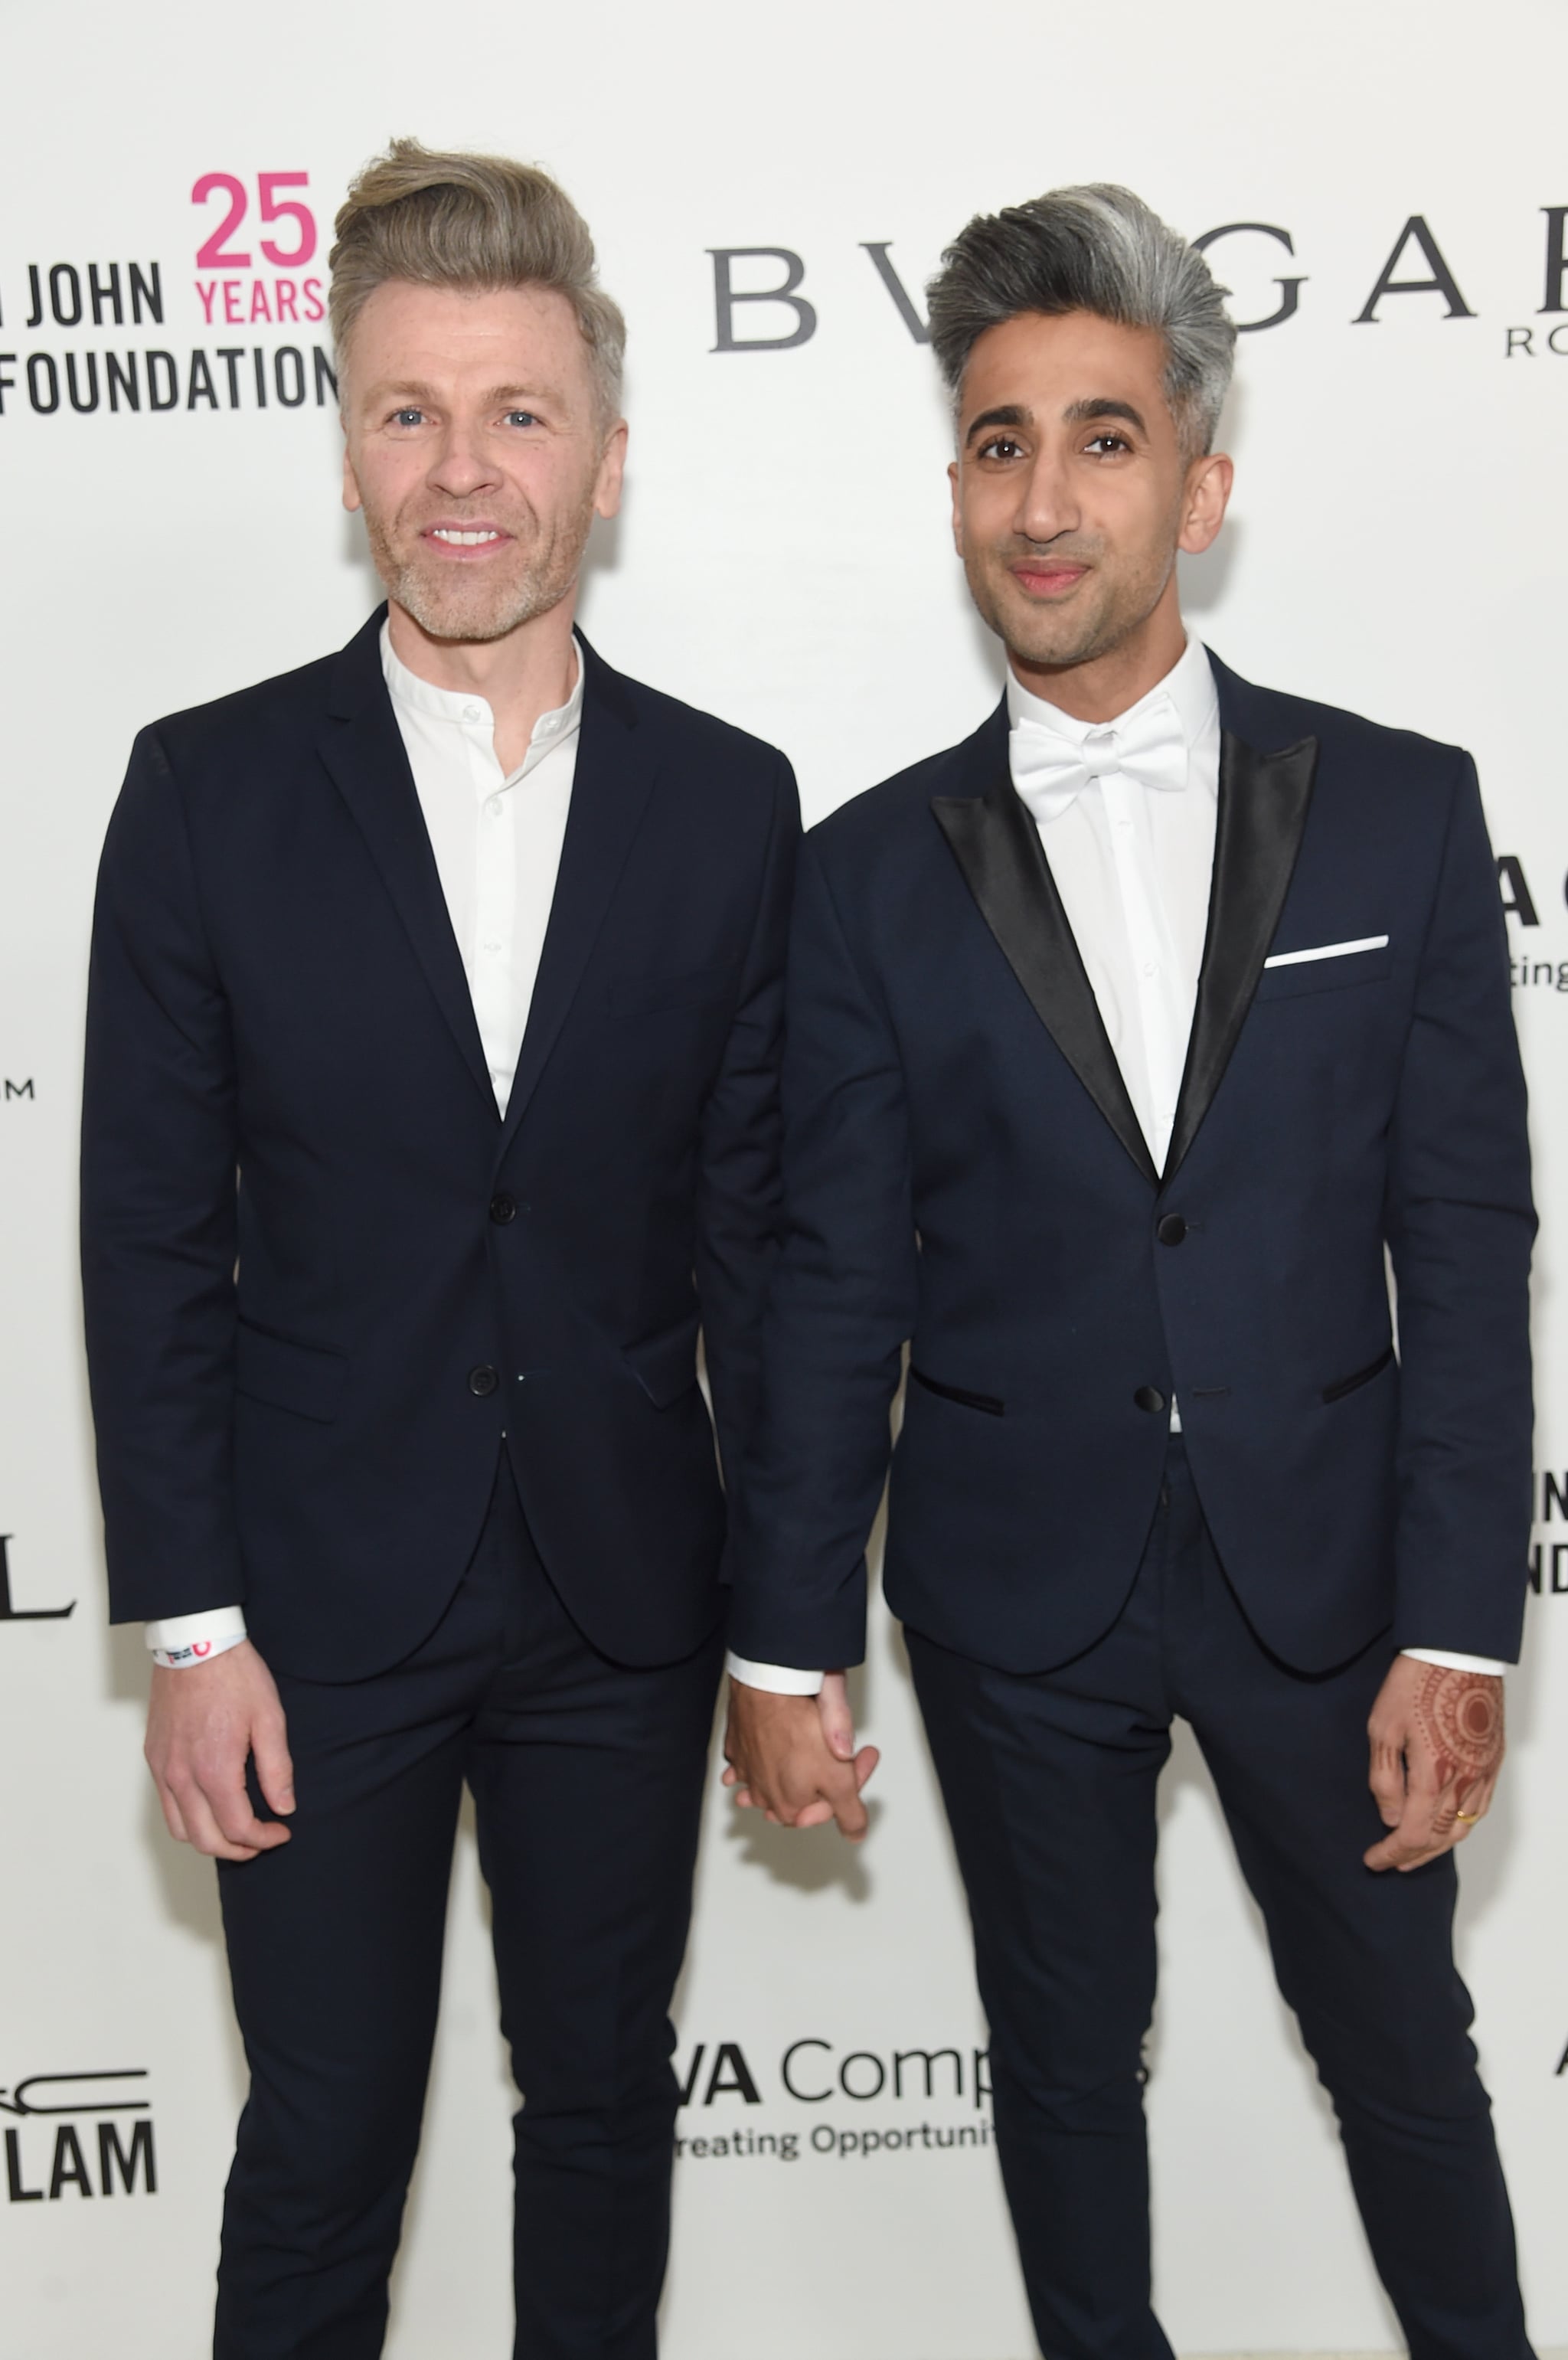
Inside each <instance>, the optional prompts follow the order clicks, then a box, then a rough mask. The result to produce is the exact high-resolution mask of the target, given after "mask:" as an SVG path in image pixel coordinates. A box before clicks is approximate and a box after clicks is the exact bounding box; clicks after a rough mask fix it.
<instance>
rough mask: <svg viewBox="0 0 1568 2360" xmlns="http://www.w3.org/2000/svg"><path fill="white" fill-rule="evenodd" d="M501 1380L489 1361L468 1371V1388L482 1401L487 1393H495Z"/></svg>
mask: <svg viewBox="0 0 1568 2360" xmlns="http://www.w3.org/2000/svg"><path fill="white" fill-rule="evenodd" d="M500 1382H501V1380H500V1378H499V1377H498V1376H497V1375H496V1374H495V1370H494V1369H492V1368H491V1367H490V1366H489V1365H488V1364H487V1363H484V1362H482V1363H481V1365H480V1366H479V1367H478V1368H477V1369H470V1371H468V1390H469V1392H470V1393H473V1394H474V1395H475V1396H476V1398H477V1399H479V1400H480V1401H483V1400H484V1398H485V1394H486V1393H494V1392H495V1388H496V1386H497V1385H498V1384H499V1383H500Z"/></svg>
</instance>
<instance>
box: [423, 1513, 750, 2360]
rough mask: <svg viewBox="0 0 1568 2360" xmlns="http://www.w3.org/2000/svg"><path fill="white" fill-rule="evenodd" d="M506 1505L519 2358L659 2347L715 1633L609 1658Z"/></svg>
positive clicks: (476, 1776) (505, 1767) (501, 1713)
mask: <svg viewBox="0 0 1568 2360" xmlns="http://www.w3.org/2000/svg"><path fill="white" fill-rule="evenodd" d="M502 1488H503V1491H507V1492H508V1496H509V1487H507V1486H506V1485H505V1484H504V1485H503V1487H502ZM510 1513H511V1514H512V1516H513V1518H514V1530H515V1534H516V1546H517V1551H518V1557H519V1563H520V1565H521V1567H522V1579H521V1595H520V1602H519V1606H518V1615H519V1627H518V1628H517V1629H516V1630H515V1631H514V1632H512V1633H509V1634H508V1644H507V1650H506V1652H507V1657H508V1665H509V1668H507V1669H506V1670H504V1671H503V1672H502V1673H501V1674H500V1675H499V1676H498V1677H496V1679H495V1682H494V1683H493V1685H492V1687H491V1689H490V1692H489V1695H488V1697H487V1699H486V1702H485V1710H484V1712H483V1715H482V1717H481V1721H480V1724H479V1728H478V1730H477V1732H476V1735H475V1742H474V1753H473V1758H472V1762H471V1765H470V1770H469V1780H470V1784H471V1785H472V1786H473V1788H474V1801H475V1804H476V1807H477V1811H478V1819H479V1843H480V1858H481V1861H482V1863H483V1866H484V1870H485V1878H486V1880H487V1882H488V1884H489V1886H490V1891H491V1896H492V1899H493V1903H494V1910H495V1961H496V1967H497V1970H498V1972H499V1976H500V1984H501V2014H502V2023H503V2027H504V2029H505V2031H506V2037H507V2038H508V2040H509V2041H510V2043H511V2049H512V2057H513V2063H514V2070H515V2072H516V2076H517V2086H518V2088H519V2089H520V2090H521V2092H522V2093H523V2106H522V2110H521V2112H520V2113H519V2114H518V2116H517V2355H518V2360H653V2354H654V2350H655V2312H656V2310H657V2307H658V2302H659V2289H660V2287H661V2285H662V2283H663V2278H664V2264H665V2254H666V2248H667V2245H668V2242H669V2228H670V2169H671V2164H672V2161H673V2152H674V2129H675V2113H676V2106H677V2099H678V2092H677V2088H676V2082H675V2074H674V2070H673V2068H672V2066H671V2063H670V2057H671V2053H672V2051H673V2049H674V2045H675V2042H674V2034H673V2032H672V2030H671V2028H670V2017H669V2009H670V1995H671V1993H672V1992H673V1990H674V1987H675V1981H676V1977H677V1976H678V1974H679V1973H680V1971H681V1956H682V1954H683V1952H684V1950H685V1945H686V1931H687V1925H688V1921H689V1919H690V1917H691V1877H692V1870H693V1866H694V1863H695V1860H696V1852H697V1832H698V1824H699V1818H700V1812H701V1806H702V1786H703V1779H704V1774H705V1768H706V1764H707V1758H708V1740H709V1736H710V1732H711V1731H712V1727H713V1700H714V1695H715V1691H716V1689H717V1687H718V1676H719V1658H720V1643H719V1641H718V1639H717V1638H716V1637H715V1639H714V1640H713V1642H712V1643H711V1644H709V1645H707V1646H705V1647H703V1648H702V1651H701V1653H700V1654H699V1655H696V1656H693V1657H692V1658H691V1659H690V1660H689V1661H688V1662H686V1663H683V1664H678V1665H675V1666H671V1667H669V1668H666V1669H661V1670H657V1671H628V1670H626V1669H624V1668H622V1667H620V1666H615V1665H613V1664H610V1663H608V1662H606V1661H605V1659H604V1657H603V1656H601V1655H597V1654H596V1653H595V1652H594V1650H593V1648H591V1647H590V1646H589V1645H588V1644H587V1643H586V1642H585V1641H584V1640H583V1638H582V1637H581V1636H580V1635H579V1634H578V1633H577V1632H576V1630H575V1629H574V1628H573V1626H572V1623H571V1622H570V1621H569V1619H568V1618H567V1616H566V1614H565V1612H564V1611H563V1610H562V1608H561V1605H560V1604H559V1602H558V1601H557V1600H556V1598H555V1596H554V1593H553V1592H552V1591H551V1590H550V1586H549V1583H548V1581H547V1580H546V1579H545V1577H544V1575H543V1572H542V1570H541V1569H540V1568H539V1564H538V1561H537V1559H536V1558H535V1557H534V1556H533V1552H532V1549H531V1546H530V1545H529V1543H528V1537H527V1534H526V1531H525V1530H524V1528H523V1525H522V1520H521V1517H520V1515H518V1514H517V1512H516V1502H515V1498H514V1499H512V1500H511V1504H510Z"/></svg>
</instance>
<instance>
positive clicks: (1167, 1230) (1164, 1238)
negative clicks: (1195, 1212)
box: [1154, 1213, 1187, 1246]
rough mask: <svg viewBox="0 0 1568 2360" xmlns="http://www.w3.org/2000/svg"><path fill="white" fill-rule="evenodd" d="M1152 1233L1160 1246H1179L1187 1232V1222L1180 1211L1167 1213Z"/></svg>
mask: <svg viewBox="0 0 1568 2360" xmlns="http://www.w3.org/2000/svg"><path fill="white" fill-rule="evenodd" d="M1154 1234H1155V1236H1156V1237H1157V1238H1158V1239H1159V1240H1160V1244H1161V1245H1162V1246H1179V1245H1180V1244H1181V1240H1182V1239H1183V1238H1184V1237H1185V1236H1186V1234H1187V1224H1186V1222H1185V1221H1184V1220H1183V1219H1182V1218H1181V1214H1180V1213H1167V1214H1166V1215H1165V1217H1164V1218H1163V1220H1162V1221H1161V1222H1160V1227H1159V1228H1158V1229H1156V1230H1155V1232H1154Z"/></svg>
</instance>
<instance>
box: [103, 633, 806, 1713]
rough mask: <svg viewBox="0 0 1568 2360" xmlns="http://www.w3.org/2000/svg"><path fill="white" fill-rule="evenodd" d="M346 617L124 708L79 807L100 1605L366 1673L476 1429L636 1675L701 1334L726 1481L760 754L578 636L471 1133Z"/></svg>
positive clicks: (702, 1462) (705, 1427)
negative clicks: (523, 1010)
mask: <svg viewBox="0 0 1568 2360" xmlns="http://www.w3.org/2000/svg"><path fill="white" fill-rule="evenodd" d="M384 611H385V610H383V612H384ZM381 619H382V617H381V614H377V615H376V616H374V617H372V618H371V620H370V621H369V622H368V623H367V624H366V625H365V628H364V629H363V630H362V631H361V632H360V633H359V634H358V636H357V637H356V638H355V639H354V640H353V641H351V643H350V644H349V646H348V647H347V648H346V649H344V650H343V652H342V653H341V654H339V655H336V656H333V657H331V658H329V659H327V660H326V661H322V662H320V663H314V664H310V665H307V666H306V667H305V669H304V670H303V671H300V672H291V673H289V674H288V675H286V676H285V677H284V678H282V679H279V680H274V681H269V682H267V683H264V684H263V685H262V686H260V687H257V688H252V689H247V690H245V692H244V693H243V694H239V695H236V696H230V697H225V698H223V699H222V700H221V701H220V702H218V703H216V704H213V705H204V706H202V707H201V708H199V709H198V710H196V711H194V712H190V713H183V714H179V715H177V716H174V717H173V718H172V719H170V720H167V721H163V722H160V723H158V725H157V726H156V727H153V728H150V729H147V730H145V731H144V732H143V733H142V735H141V736H140V737H138V739H137V740H136V748H135V751H134V753H133V755H132V758H131V765H130V770H129V775H128V776H127V778H126V781H125V788H124V791H123V792H122V794H121V797H120V800H119V802H118V803H117V805H116V807H115V810H114V816H113V819H112V820H111V823H110V826H109V832H108V837H107V841H106V843H105V846H104V851H103V868H102V872H101V878H100V885H99V895H98V905H97V912H96V917H95V922H94V928H93V967H92V980H91V987H90V994H89V1010H88V1028H87V1068H86V1094H85V1110H84V1122H83V1156H82V1255H83V1270H84V1279H85V1293H86V1313H87V1346H88V1358H89V1364H90V1369H91V1374H92V1382H93V1410H94V1414H95V1417H96V1421H97V1432H98V1457H99V1470H100V1478H101V1483H102V1489H103V1504H104V1518H105V1527H106V1535H107V1547H108V1559H109V1576H110V1587H111V1597H112V1604H113V1611H114V1615H115V1617H116V1619H126V1618H141V1617H148V1616H162V1615H169V1614H183V1613H188V1612H194V1611H196V1610H198V1609H201V1608H205V1607H212V1606H218V1605H222V1604H226V1603H229V1602H231V1601H241V1602H243V1604H244V1606H245V1614H246V1618H247V1621H248V1624H249V1627H250V1629H251V1631H252V1633H253V1634H254V1635H255V1637H256V1642H257V1644H258V1645H259V1646H260V1647H261V1649H262V1651H263V1653H264V1654H266V1655H268V1656H269V1657H271V1658H273V1659H274V1660H276V1661H277V1662H278V1663H279V1664H280V1665H282V1666H286V1667H289V1668H291V1669H294V1670H297V1671H302V1672H310V1673H313V1674H315V1675H316V1676H318V1677H329V1678H342V1679H346V1678H353V1677H360V1676H362V1675H364V1674H366V1673H369V1672H372V1671H375V1670H376V1669H378V1668H380V1667H383V1666H387V1665H388V1664H391V1663H393V1662H395V1661H397V1659H398V1658H399V1657H400V1656H402V1655H405V1654H407V1653H408V1650H409V1649H410V1648H412V1647H413V1646H415V1645H417V1644H419V1641H420V1640H421V1639H422V1638H423V1637H424V1636H425V1635H426V1634H427V1633H428V1632H429V1631H430V1629H431V1628H432V1627H433V1625H434V1623H435V1622H436V1621H437V1620H438V1619H439V1617H440V1615H441V1612H442V1610H443V1609H444V1607H445V1605H446V1603H447V1601H448V1600H449V1599H450V1598H451V1596H452V1591H453V1590H454V1589H455V1587H456V1585H457V1583H458V1581H459V1579H461V1577H462V1574H463V1568H464V1566H465V1564H466V1562H467V1560H468V1557H469V1556H470V1554H471V1552H472V1549H473V1547H474V1543H475V1541H476V1539H477V1537H478V1535H479V1531H480V1527H481V1524H482V1523H483V1521H484V1517H485V1506H486V1503H487V1501H488V1498H489V1494H490V1491H491V1486H492V1484H493V1482H494V1480H495V1469H496V1463H497V1455H498V1450H499V1447H500V1439H501V1436H502V1432H503V1429H504V1430H505V1432H506V1437H507V1441H508V1444H509V1447H510V1451H511V1458H512V1463H513V1466H514V1468H515V1470H516V1473H517V1483H518V1488H519V1490H520V1492H521V1495H522V1499H523V1502H524V1505H525V1507H526V1510H527V1513H528V1522H529V1524H530V1527H531V1529H532V1532H533V1535H534V1538H535V1541H536V1542H537V1544H538V1546H539V1552H540V1555H541V1556H542V1557H543V1559H544V1562H545V1564H546V1566H547V1567H548V1568H549V1570H550V1575H551V1577H552V1579H554V1581H555V1583H556V1585H557V1587H558V1589H559V1590H560V1591H561V1595H562V1597H563V1598H564V1600H565V1601H566V1603H567V1605H568V1607H569V1608H570V1610H571V1612H572V1614H573V1615H574V1616H575V1617H576V1619H577V1621H578V1622H579V1624H580V1626H581V1628H582V1629H583V1631H584V1632H585V1633H586V1634H587V1635H588V1636H589V1637H590V1638H591V1639H592V1640H593V1642H594V1643H595V1644H597V1645H598V1646H599V1647H600V1648H601V1649H602V1650H603V1651H604V1653H606V1654H608V1655H612V1656H615V1658H616V1659H617V1660H620V1661H623V1662H626V1663H629V1664H651V1663H659V1662H668V1661H672V1660H674V1659H676V1658H677V1657H679V1656H681V1655H685V1654H687V1653H688V1652H689V1651H690V1650H691V1649H692V1648H694V1647H695V1646H697V1645H698V1644H701V1642H702V1639H703V1637H704V1635H705V1634H706V1633H707V1632H708V1631H710V1630H711V1629H712V1628H713V1624H714V1622H716V1620H717V1617H718V1613H719V1609H720V1603H721V1601H720V1595H719V1591H718V1588H717V1575H718V1568H719V1557H720V1552H721V1548H722V1543H723V1527H724V1503H723V1493H722V1491H721V1486H720V1482H719V1477H718V1471H717V1468H716V1465H715V1458H714V1437H713V1426H711V1425H710V1422H709V1417H708V1413H707V1410H706V1407H705V1405H704V1404H703V1400H702V1394H701V1393H700V1391H699V1390H698V1385H697V1342H698V1328H699V1322H701V1325H702V1329H703V1331H704V1337H705V1349H706V1359H707V1366H708V1371H709V1375H710V1379H711V1383H712V1389H713V1403H714V1412H715V1417H716V1423H717V1428H718V1440H719V1444H720V1446H721V1448H722V1451H723V1455H724V1461H725V1463H726V1465H728V1466H730V1467H731V1468H733V1467H734V1466H735V1464H736V1463H737V1462H738V1460H739V1458H740V1455H741V1451H742V1447H743V1439H744V1437H745V1435H746V1429H747V1427H748V1425H749V1424H750V1422H751V1420H752V1417H753V1415H754V1412H755V1404H756V1396H757V1376H758V1371H757V1351H758V1325H759V1316H760V1305H761V1301H762V1298H763V1295H764V1292H765V1287H766V1275H767V1269H768V1262H769V1259H770V1256H771V1254H772V1251H773V1249H774V1245H775V1242H776V1235H777V1222H778V1185H779V1184H778V1168H777V1155H778V1127H779V1118H778V1070H777V1069H778V1057H779V1033H780V1026H781V1017H782V1009H781V1002H782V992H783V964H784V944H785V934H786V928H787V923H788V912H789V893H790V889H791V884H792V878H793V869H794V860H795V852H796V847H797V842H798V836H799V825H800V823H799V816H798V811H797V805H796V798H795V789H794V781H793V779H792V777H791V774H790V771H789V765H788V763H787V762H786V761H785V760H784V759H783V757H782V756H781V755H780V754H779V753H777V752H776V751H775V750H774V749H773V748H771V747H768V746H764V745H761V744H759V743H758V742H757V740H756V739H755V738H751V737H745V736H743V735H742V734H741V732H739V731H738V730H735V729H732V728H729V727H726V726H725V725H724V723H722V722H719V721H715V720H713V719H712V718H710V717H709V716H707V715H705V714H701V713H696V712H693V711H691V709H690V708H689V707H687V706H685V705H678V704H676V703H675V702H674V701H673V700H672V699H671V698H670V697H667V696H661V695H659V694H655V692H654V691H652V690H651V689H648V688H644V687H641V686H639V685H638V684H637V683H635V682H632V681H629V680H624V679H622V678H621V677H620V676H619V675H618V674H617V673H615V672H613V671H611V669H610V667H609V666H608V665H607V664H605V663H604V662H603V661H601V659H600V658H599V657H597V656H596V655H593V653H592V651H590V654H589V659H588V663H587V676H586V685H585V698H584V705H583V726H582V734H581V737H580V740H579V748H578V757H577V770H576V778H575V782H574V785H573V789H572V806H571V814H570V817H569V820H568V824H567V829H566V836H565V843H564V847H563V851H562V856H561V872H560V879H559V882H558V885H557V888H556V893H555V900H554V905H553V907H552V910H551V912H550V925H549V930H548V934H547V936H546V940H545V945H544V953H543V958H542V961H541V964H540V967H539V978H538V982H537V985H536V988H535V991H534V997H533V1002H532V1007H531V1009H530V1011H529V1015H528V1029H527V1032H526V1035H525V1037H524V1041H523V1045H522V1054H521V1058H520V1061H519V1063H518V1066H517V1079H516V1081H515V1083H514V1085H513V1088H512V1093H511V1100H510V1104H509V1106H508V1109H507V1111H506V1118H505V1120H503V1119H502V1117H501V1116H500V1115H499V1114H498V1113H497V1111H496V1107H495V1095H494V1092H493V1089H492V1087H491V1083H490V1079H489V1076H488V1075H487V1073H486V1071H485V1057H484V1054H483V1051H482V1049H481V1045H480V1039H479V1032H478V1028H477V1025H476V1023H475V1021H474V1010H473V1005H472V1001H471V999H470V996H469V990H468V986H467V982H466V980H465V978H464V975H463V963H462V958H461V956H460V954H459V950H458V945H457V942H456V939H455V937H454V935H453V933H452V924H451V922H450V919H449V917H448V914H447V910H446V904H445V901H444V898H443V896H442V892H441V881H440V878H439V876H438V874H437V870H436V864H435V858H434V855H433V853H432V851H431V848H430V838H429V836H428V834H427V832H426V829H425V825H424V821H423V818H422V816H421V814H420V810H419V799H418V796H417V794H416V792H415V788H414V781H413V777H412V774H411V772H410V770H409V768H408V759H407V756H406V754H405V751H404V748H403V741H402V738H401V736H400V735H399V732H398V729H397V721H396V718H395V716H394V714H393V711H392V707H391V704H390V701H389V699H388V696H387V689H386V685H385V683H384V680H383V678H382V672H381V663H380V652H379V647H378V634H379V630H380V625H381ZM236 1265H237V1272H236Z"/></svg>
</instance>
